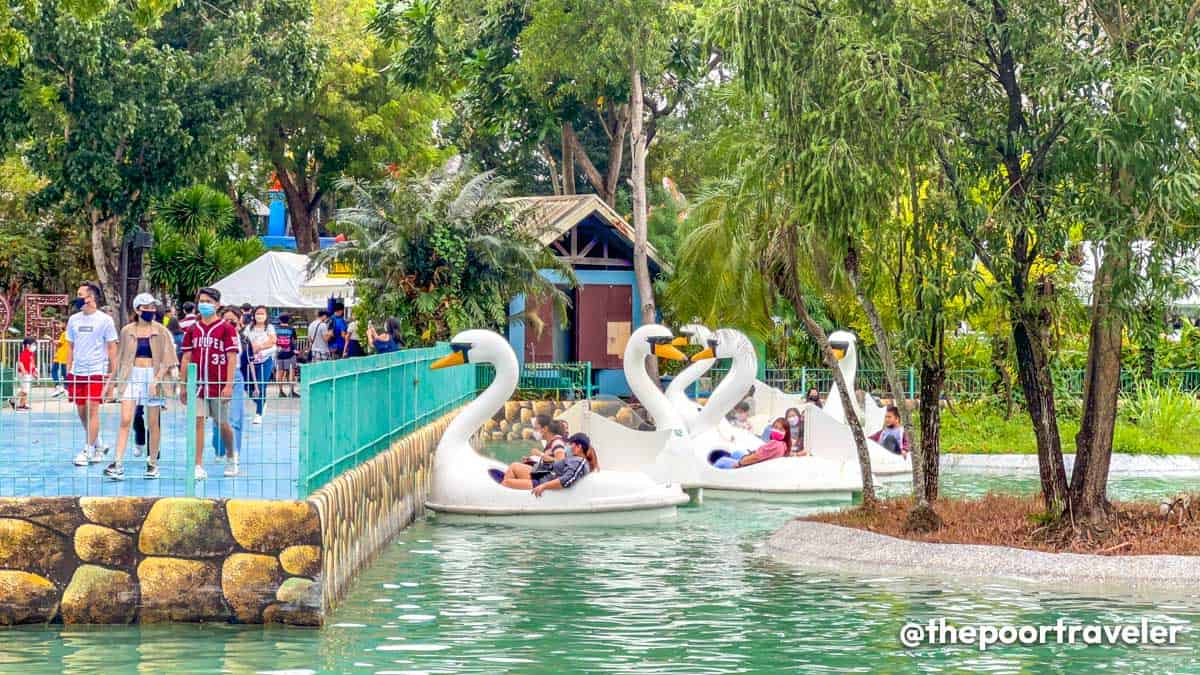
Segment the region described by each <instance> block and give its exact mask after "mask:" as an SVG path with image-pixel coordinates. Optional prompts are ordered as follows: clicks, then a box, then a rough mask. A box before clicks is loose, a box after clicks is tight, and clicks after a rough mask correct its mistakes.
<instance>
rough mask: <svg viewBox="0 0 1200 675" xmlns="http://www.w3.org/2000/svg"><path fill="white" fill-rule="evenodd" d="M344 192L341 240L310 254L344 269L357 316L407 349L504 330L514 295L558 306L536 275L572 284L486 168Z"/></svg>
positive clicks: (359, 185) (550, 287)
mask: <svg viewBox="0 0 1200 675" xmlns="http://www.w3.org/2000/svg"><path fill="white" fill-rule="evenodd" d="M345 189H346V191H347V193H348V194H349V196H350V198H351V199H352V200H353V206H350V207H347V208H344V209H341V210H340V211H339V212H338V215H337V220H338V223H339V229H341V230H342V231H344V232H345V233H346V234H347V236H348V240H347V241H346V242H344V243H341V244H337V245H334V246H333V247H331V248H328V249H325V250H323V251H321V252H319V253H317V254H316V255H315V256H314V258H313V264H314V265H322V264H329V263H332V262H335V261H336V262H340V263H346V264H348V265H350V266H351V267H352V268H353V269H354V270H355V273H356V275H357V279H358V281H357V293H358V297H359V305H358V308H359V310H360V311H362V313H363V314H364V315H365V316H369V317H379V318H382V317H388V316H395V317H396V318H398V319H399V320H400V324H401V330H402V333H403V335H402V337H403V342H404V343H405V344H406V345H409V346H412V345H416V344H429V343H432V342H435V341H437V340H446V339H449V338H450V337H451V336H452V335H453V334H454V333H456V332H458V331H460V330H463V329H465V328H478V327H491V328H495V329H502V328H503V327H504V326H505V324H506V323H507V320H508V312H507V309H508V301H509V300H510V299H511V298H513V297H514V296H516V295H517V294H521V293H523V294H525V295H526V297H533V298H543V299H551V300H553V301H555V302H557V303H560V306H561V305H562V303H565V302H566V296H565V294H564V293H563V292H562V291H560V290H559V289H558V288H556V287H555V285H554V284H553V283H552V282H550V281H548V280H547V279H546V278H545V277H543V276H542V275H541V273H540V270H543V269H550V270H557V271H558V272H560V273H561V274H563V275H564V276H565V277H566V278H568V279H570V280H571V282H572V283H573V281H574V277H573V274H572V272H571V270H570V269H569V268H566V267H565V266H563V265H562V263H560V262H558V261H557V260H556V259H555V258H554V256H553V255H551V254H550V253H549V252H548V251H547V249H546V248H545V247H544V246H542V245H541V243H540V242H539V241H538V239H537V236H536V235H537V232H536V231H533V229H532V228H533V226H532V224H531V222H530V221H529V216H530V214H528V213H524V212H521V211H519V210H517V209H516V208H515V207H513V206H512V205H509V204H505V203H504V202H503V201H502V200H503V199H504V198H505V197H507V196H508V190H509V189H511V183H509V182H507V181H504V180H500V179H497V178H496V177H495V176H494V175H493V174H491V173H487V172H485V173H481V174H476V175H468V174H465V173H457V174H456V173H448V174H447V173H444V172H435V173H432V174H430V175H428V176H425V177H423V178H420V179H402V178H385V179H384V180H382V181H378V182H366V181H347V182H346V183H345ZM560 314H562V313H561V312H560Z"/></svg>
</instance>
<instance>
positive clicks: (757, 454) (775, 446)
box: [737, 417, 792, 466]
mask: <svg viewBox="0 0 1200 675" xmlns="http://www.w3.org/2000/svg"><path fill="white" fill-rule="evenodd" d="M791 447H792V439H791V433H790V429H788V423H787V420H785V419H783V418H782V417H777V418H776V419H775V421H774V422H772V423H771V440H769V441H767V442H766V443H764V444H762V445H761V446H759V448H758V449H757V450H755V451H754V452H752V453H750V454H748V455H746V456H745V457H742V458H741V459H739V460H738V463H737V466H749V465H751V464H757V463H758V462H765V461H767V460H768V459H775V458H777V457H784V456H786V455H787V454H788V450H789V449H791Z"/></svg>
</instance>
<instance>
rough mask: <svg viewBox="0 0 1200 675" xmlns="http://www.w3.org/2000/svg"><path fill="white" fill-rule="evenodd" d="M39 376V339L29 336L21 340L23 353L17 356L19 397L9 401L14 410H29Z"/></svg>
mask: <svg viewBox="0 0 1200 675" xmlns="http://www.w3.org/2000/svg"><path fill="white" fill-rule="evenodd" d="M37 376H38V371H37V340H35V339H33V338H31V337H27V338H25V339H24V340H22V341H21V355H20V356H18V357H17V397H16V398H14V399H12V400H10V401H9V403H11V404H12V407H13V410H29V397H30V395H31V394H32V393H33V381H34V380H35V379H37Z"/></svg>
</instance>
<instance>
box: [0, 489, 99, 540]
mask: <svg viewBox="0 0 1200 675" xmlns="http://www.w3.org/2000/svg"><path fill="white" fill-rule="evenodd" d="M0 518H23V519H25V520H30V521H33V522H34V523H37V524H38V525H41V526H43V527H46V528H49V529H51V530H54V531H55V532H57V533H59V534H61V535H64V536H67V537H70V536H71V535H72V534H73V533H74V532H75V528H77V527H79V525H80V524H81V523H83V512H81V511H80V510H79V503H78V500H76V498H75V497H3V498H0Z"/></svg>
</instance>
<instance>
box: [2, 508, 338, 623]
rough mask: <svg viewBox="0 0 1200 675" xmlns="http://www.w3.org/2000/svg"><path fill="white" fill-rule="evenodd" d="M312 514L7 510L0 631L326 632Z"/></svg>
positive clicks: (288, 511) (232, 510)
mask: <svg viewBox="0 0 1200 675" xmlns="http://www.w3.org/2000/svg"><path fill="white" fill-rule="evenodd" d="M320 544H321V529H320V520H319V518H318V515H317V511H316V508H315V507H314V506H313V505H312V504H309V503H307V502H298V501H260V500H245V499H231V500H214V499H196V498H191V497H186V498H185V497H164V498H138V497H10V498H2V499H0V624H2V625H12V624H20V623H47V622H51V621H61V622H62V623H65V624H75V623H117V624H120V623H131V622H138V621H140V622H143V623H152V622H161V621H229V622H238V623H289V624H298V625H320V623H321V618H322V615H321V595H320V594H321V560H322V555H321V545H320Z"/></svg>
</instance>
